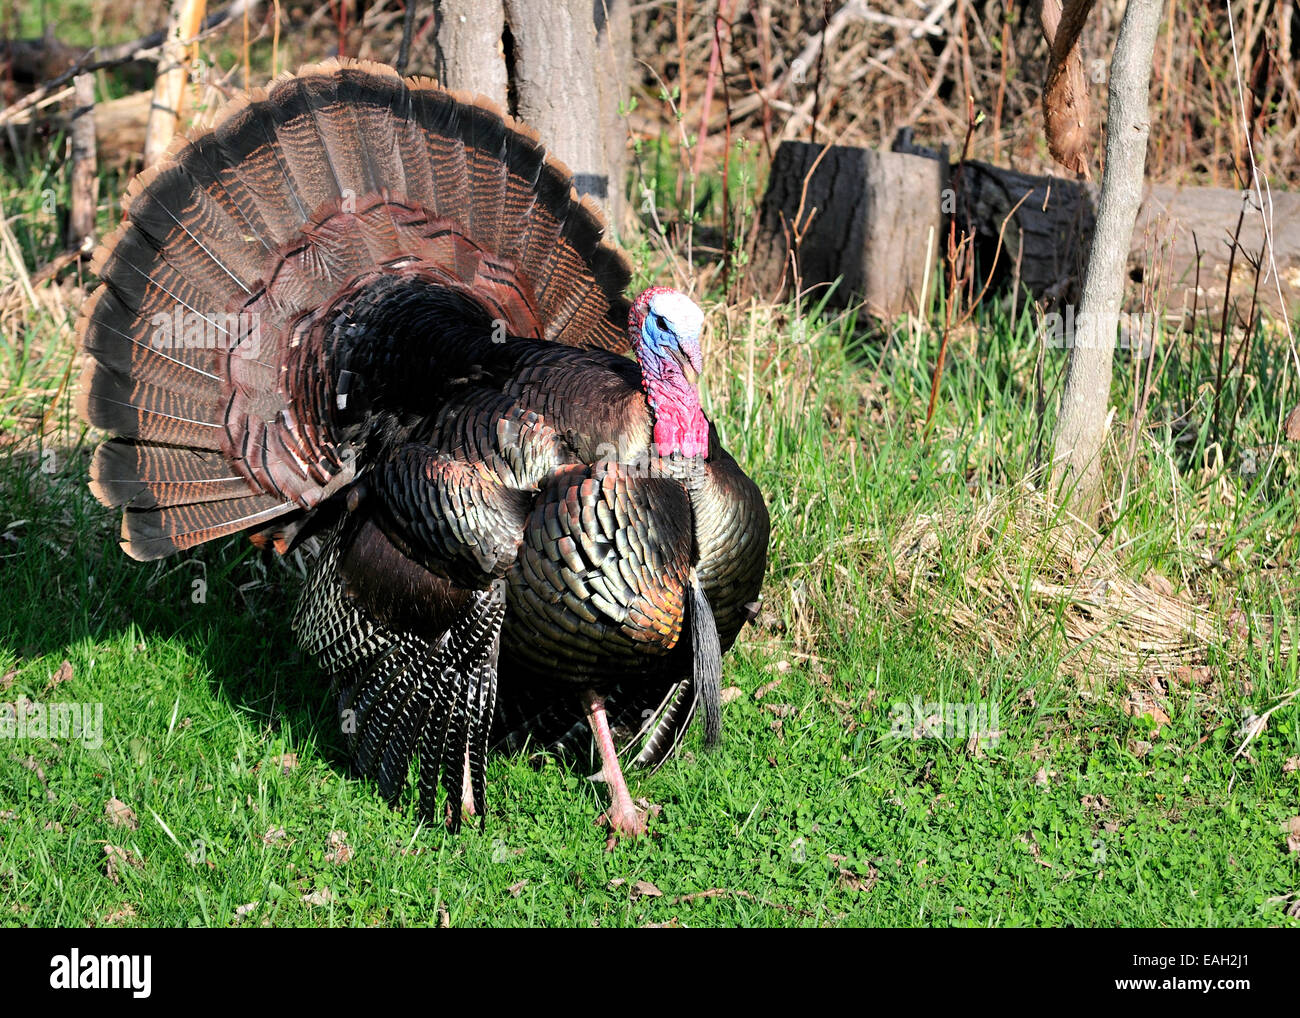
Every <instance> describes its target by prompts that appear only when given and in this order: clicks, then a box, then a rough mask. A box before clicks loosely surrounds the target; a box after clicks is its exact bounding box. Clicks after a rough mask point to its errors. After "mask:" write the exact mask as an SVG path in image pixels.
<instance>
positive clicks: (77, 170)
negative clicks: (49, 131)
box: [68, 74, 99, 254]
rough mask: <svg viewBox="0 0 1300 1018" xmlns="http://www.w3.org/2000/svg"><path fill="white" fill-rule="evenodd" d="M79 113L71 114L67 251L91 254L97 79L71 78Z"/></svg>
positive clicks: (86, 76)
mask: <svg viewBox="0 0 1300 1018" xmlns="http://www.w3.org/2000/svg"><path fill="white" fill-rule="evenodd" d="M72 85H73V93H74V95H75V97H76V104H77V107H76V110H75V111H74V112H73V114H72V198H71V206H72V211H71V215H69V216H68V249H69V250H70V251H82V252H84V253H86V254H89V253H90V251H91V250H92V249H93V248H94V246H95V208H96V206H97V205H98V199H99V171H98V167H97V165H96V159H95V76H94V75H93V74H78V75H77V76H76V77H75V78H73V79H72Z"/></svg>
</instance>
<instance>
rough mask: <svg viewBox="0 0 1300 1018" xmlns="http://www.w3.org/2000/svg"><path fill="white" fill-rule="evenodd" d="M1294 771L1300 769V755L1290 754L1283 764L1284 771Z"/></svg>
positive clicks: (1287, 772)
mask: <svg viewBox="0 0 1300 1018" xmlns="http://www.w3.org/2000/svg"><path fill="white" fill-rule="evenodd" d="M1292 771H1300V756H1289V757H1287V758H1286V763H1284V764H1283V765H1282V773H1283V774H1290V773H1291V772H1292Z"/></svg>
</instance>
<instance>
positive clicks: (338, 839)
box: [325, 831, 353, 866]
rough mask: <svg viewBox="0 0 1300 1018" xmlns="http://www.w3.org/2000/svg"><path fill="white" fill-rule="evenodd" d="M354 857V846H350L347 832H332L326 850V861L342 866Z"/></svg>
mask: <svg viewBox="0 0 1300 1018" xmlns="http://www.w3.org/2000/svg"><path fill="white" fill-rule="evenodd" d="M352 856H353V851H352V846H351V845H349V844H348V832H347V831H330V835H329V841H328V843H327V846H326V849H325V861H326V862H328V863H333V864H334V865H335V866H342V865H343V864H344V863H345V862H347V861H348V860H349V859H351V858H352Z"/></svg>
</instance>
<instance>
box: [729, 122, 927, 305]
mask: <svg viewBox="0 0 1300 1018" xmlns="http://www.w3.org/2000/svg"><path fill="white" fill-rule="evenodd" d="M942 178H943V166H942V165H941V164H940V163H939V162H937V161H936V160H933V159H927V158H924V157H922V156H916V155H906V154H903V153H897V152H874V151H872V150H870V149H863V148H850V147H847V146H839V145H837V146H833V147H831V148H830V149H829V150H827V149H826V146H824V145H815V144H811V143H809V142H790V141H787V142H783V143H782V144H781V147H780V148H779V149H777V153H776V158H775V159H774V160H773V163H772V172H771V177H770V179H769V182H768V189H767V194H766V195H765V196H764V198H763V206H762V209H761V211H760V213H759V232H758V239H757V242H756V244H755V249H754V258H753V261H752V263H751V267H750V272H749V276H748V280H747V283H748V288H749V290H750V292H752V293H755V294H758V295H761V296H763V297H765V298H767V299H769V300H785V299H789V298H790V297H791V296H792V295H793V291H794V289H795V288H798V290H799V291H800V292H801V293H803V294H806V295H807V297H808V299H810V300H814V301H815V300H820V298H821V296H822V294H824V293H825V290H826V288H827V286H828V285H829V284H830V283H831V282H832V281H833V280H835V279H836V278H837V277H840V278H841V283H840V285H839V287H838V288H837V289H836V290H835V292H834V294H833V295H832V297H831V301H830V303H831V304H832V305H835V306H841V307H842V306H845V305H847V304H851V303H856V302H858V301H861V302H863V303H865V305H866V307H867V310H868V311H869V312H870V313H871V314H873V315H876V316H878V317H882V318H889V317H893V316H895V315H897V314H900V313H902V312H904V311H906V310H909V309H910V310H913V311H915V310H919V303H920V300H921V299H922V294H921V289H922V286H923V284H924V280H925V277H926V271H927V255H929V257H930V258H931V259H933V257H934V255H935V254H936V252H937V251H938V250H939V246H940V240H941V218H940V213H939V207H940V192H941V189H942V186H943V184H942Z"/></svg>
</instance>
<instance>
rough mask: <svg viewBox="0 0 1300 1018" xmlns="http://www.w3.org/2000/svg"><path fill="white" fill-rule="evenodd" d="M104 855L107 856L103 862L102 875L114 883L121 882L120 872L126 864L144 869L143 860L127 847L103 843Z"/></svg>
mask: <svg viewBox="0 0 1300 1018" xmlns="http://www.w3.org/2000/svg"><path fill="white" fill-rule="evenodd" d="M104 855H106V856H108V859H107V860H106V861H105V863H104V875H105V876H106V877H108V879H109V880H111V881H113V883H115V884H120V883H121V882H122V872H123V870H124V869H125V868H126V867H127V866H134V867H135V868H136V869H138V870H141V869H144V860H143V859H141V858H140V857H139V856H138V855H136V854H135V853H134V852H133V851H131V850H130V849H129V848H120V847H119V846H117V845H105V846H104Z"/></svg>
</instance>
